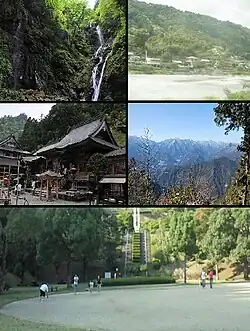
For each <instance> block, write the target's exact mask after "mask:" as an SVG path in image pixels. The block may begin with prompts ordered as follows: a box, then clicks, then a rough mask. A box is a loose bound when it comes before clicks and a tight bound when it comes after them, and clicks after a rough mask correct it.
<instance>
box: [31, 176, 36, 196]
mask: <svg viewBox="0 0 250 331" xmlns="http://www.w3.org/2000/svg"><path fill="white" fill-rule="evenodd" d="M31 187H32V195H35V192H36V181H35V180H33V181H32V184H31Z"/></svg>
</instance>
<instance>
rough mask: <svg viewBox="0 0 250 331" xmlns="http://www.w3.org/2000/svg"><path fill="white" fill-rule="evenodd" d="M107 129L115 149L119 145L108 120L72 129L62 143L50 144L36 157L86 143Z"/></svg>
mask: <svg viewBox="0 0 250 331" xmlns="http://www.w3.org/2000/svg"><path fill="white" fill-rule="evenodd" d="M103 127H106V128H107V130H108V133H109V135H110V137H111V140H112V143H113V145H114V148H116V146H117V143H116V141H115V140H114V138H113V135H112V133H111V131H110V129H109V126H108V124H107V122H106V119H102V120H101V119H98V120H96V121H93V122H91V123H88V124H84V125H82V126H79V127H78V128H75V129H72V130H71V131H70V132H69V133H68V134H67V135H66V136H65V137H63V138H62V139H61V140H60V141H58V142H57V143H54V144H50V145H48V146H45V147H42V148H40V149H39V150H38V151H37V152H36V153H35V154H34V155H39V154H42V153H44V152H47V151H51V150H57V149H59V150H60V149H64V148H66V147H68V146H71V145H75V144H79V143H81V142H83V141H85V140H86V139H88V138H91V137H93V138H94V137H95V136H96V135H97V134H98V133H99V132H100V130H101V129H102V128H103Z"/></svg>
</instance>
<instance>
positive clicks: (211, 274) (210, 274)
mask: <svg viewBox="0 0 250 331" xmlns="http://www.w3.org/2000/svg"><path fill="white" fill-rule="evenodd" d="M208 277H209V283H210V288H213V281H214V271H213V270H210V271H209V274H208Z"/></svg>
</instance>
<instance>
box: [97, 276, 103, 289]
mask: <svg viewBox="0 0 250 331" xmlns="http://www.w3.org/2000/svg"><path fill="white" fill-rule="evenodd" d="M101 287H102V279H101V276H100V275H98V276H97V292H101Z"/></svg>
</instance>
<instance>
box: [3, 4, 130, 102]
mask: <svg viewBox="0 0 250 331" xmlns="http://www.w3.org/2000/svg"><path fill="white" fill-rule="evenodd" d="M125 23H126V21H125V2H124V1H119V0H100V1H99V2H98V3H97V5H96V7H95V9H89V8H88V7H87V4H86V1H84V0H11V1H1V3H0V45H1V46H0V87H1V93H0V100H20V99H22V100H53V101H54V100H86V101H87V100H90V99H91V97H92V94H93V91H92V89H93V81H92V78H93V73H92V70H93V68H94V66H95V65H97V62H98V60H99V58H100V57H101V56H102V60H103V62H102V64H104V58H105V59H106V58H107V57H108V58H107V61H106V63H105V64H106V67H105V66H104V70H103V73H102V72H101V71H102V68H103V65H102V66H100V67H99V68H98V70H97V71H98V75H99V76H101V75H102V76H103V79H102V84H101V88H100V96H99V100H105V98H108V99H109V100H110V101H111V100H124V99H125V91H126V82H125V77H126V76H125V66H126V63H125V60H124V59H125V57H126V53H125V25H126V24H125ZM97 26H100V29H101V33H102V35H103V39H104V40H103V47H102V50H101V51H102V54H99V57H95V53H96V51H97V49H98V48H99V46H100V45H99V43H100V36H99V35H98V33H97V29H96V27H97ZM108 55H109V56H108ZM97 85H98V84H97Z"/></svg>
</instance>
